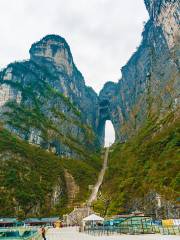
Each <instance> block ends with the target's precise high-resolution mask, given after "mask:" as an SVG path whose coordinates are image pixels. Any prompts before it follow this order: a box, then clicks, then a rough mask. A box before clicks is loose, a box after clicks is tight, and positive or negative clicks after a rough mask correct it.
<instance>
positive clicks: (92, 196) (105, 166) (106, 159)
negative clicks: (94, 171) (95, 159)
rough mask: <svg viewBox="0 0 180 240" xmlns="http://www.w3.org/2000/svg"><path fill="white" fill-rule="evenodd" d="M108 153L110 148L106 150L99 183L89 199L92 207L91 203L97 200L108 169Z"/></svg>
mask: <svg viewBox="0 0 180 240" xmlns="http://www.w3.org/2000/svg"><path fill="white" fill-rule="evenodd" d="M108 153H109V147H107V148H106V151H105V155H104V162H103V166H102V169H101V172H100V173H99V177H98V180H97V183H96V184H95V186H94V187H93V189H92V193H91V195H90V197H89V200H88V205H91V203H92V202H93V201H95V200H96V199H97V194H98V191H99V188H100V186H101V184H102V182H103V178H104V174H105V172H106V168H107V163H108Z"/></svg>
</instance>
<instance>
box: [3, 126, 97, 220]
mask: <svg viewBox="0 0 180 240" xmlns="http://www.w3.org/2000/svg"><path fill="white" fill-rule="evenodd" d="M88 162H90V161H88ZM64 169H68V171H69V172H70V173H71V174H72V176H73V177H74V179H75V181H76V183H77V185H79V187H80V191H79V197H78V198H79V199H78V201H83V200H84V199H85V198H86V197H87V195H88V193H89V191H88V185H89V184H93V183H94V182H95V181H96V176H97V169H95V168H94V167H92V166H90V165H89V164H88V163H86V162H85V161H84V162H83V161H80V160H72V159H65V158H63V159H61V158H60V157H57V156H55V155H54V154H52V153H50V152H47V151H45V150H43V149H41V148H40V147H37V146H35V145H32V144H29V143H27V142H26V141H23V140H21V139H20V138H18V137H16V136H15V135H12V134H11V133H9V132H8V131H7V130H5V129H3V127H2V126H1V127H0V216H20V217H25V216H43V215H44V216H47V215H51V214H56V215H58V214H61V213H63V212H64V210H65V209H66V206H67V204H68V197H67V186H66V182H65V177H64Z"/></svg>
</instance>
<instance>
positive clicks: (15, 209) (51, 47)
mask: <svg viewBox="0 0 180 240" xmlns="http://www.w3.org/2000/svg"><path fill="white" fill-rule="evenodd" d="M145 5H146V8H147V10H148V12H149V16H150V19H149V21H148V22H147V23H146V24H145V26H144V30H143V33H142V42H141V44H140V46H139V48H138V49H137V51H136V52H135V53H134V54H133V55H132V57H131V58H130V60H129V61H128V62H127V64H126V65H125V66H124V67H122V78H121V79H120V80H119V82H118V83H113V82H107V83H106V84H105V85H104V87H103V89H102V90H101V91H100V94H99V96H98V95H97V94H96V93H95V92H94V90H93V89H92V88H90V87H87V86H86V85H85V81H84V78H83V76H82V74H81V73H80V72H79V70H78V69H77V67H76V66H75V63H74V61H73V57H72V54H71V51H70V47H69V46H68V44H67V42H66V41H65V39H64V38H62V37H60V36H57V35H48V36H45V37H44V38H43V39H41V40H40V41H38V42H36V43H34V44H33V45H32V46H31V49H30V51H29V52H30V59H29V60H27V61H22V62H14V63H11V64H9V65H8V66H7V68H5V69H3V70H2V71H1V72H0V118H1V129H0V130H1V131H0V160H1V162H2V164H1V169H0V171H1V176H0V181H1V182H0V183H1V188H0V190H1V194H0V196H1V200H0V203H1V204H2V205H1V212H2V213H4V214H5V213H6V214H8V215H12V214H13V213H15V214H19V215H22V216H26V215H33V214H34V215H35V214H37V215H43V214H45V208H46V209H48V211H47V214H51V213H60V212H62V211H66V208H71V207H72V206H73V204H76V203H81V202H83V201H84V202H85V200H87V198H88V195H89V190H88V186H89V185H92V184H93V183H94V182H95V180H96V178H97V175H98V171H99V170H100V168H101V160H100V154H99V153H100V149H101V148H102V147H103V146H104V133H105V122H106V120H110V121H111V122H112V124H113V126H114V129H115V135H116V141H115V144H114V145H113V146H112V148H111V150H110V151H111V154H110V158H109V168H108V170H107V173H106V176H105V180H104V183H103V185H102V187H101V194H100V196H99V200H98V201H97V202H95V203H94V207H95V209H97V210H98V211H102V213H103V214H109V215H112V214H118V213H122V212H124V211H125V212H127V211H135V210H140V211H144V212H146V213H147V214H156V215H158V216H166V217H168V216H172V215H173V216H178V210H177V208H178V204H179V203H178V202H177V199H178V194H179V185H180V184H179V170H180V169H179V166H180V163H179V157H178V154H179V150H178V147H179V103H180V100H179V92H180V31H179V18H180V16H179V13H180V5H179V1H176V0H159V1H153V0H145ZM16 183H18V185H17V184H16ZM36 191H37V192H36ZM54 196H55V197H54ZM73 196H74V197H73ZM7 199H8V204H7V206H8V207H7V206H6V204H5V203H6V201H7ZM27 199H28V200H29V203H28V204H27V206H26V202H27ZM157 199H161V204H160V203H159V202H158V204H159V205H158V206H157ZM158 201H159V200H158ZM52 202H53V203H52ZM168 214H169V215H168Z"/></svg>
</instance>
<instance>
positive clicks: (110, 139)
mask: <svg viewBox="0 0 180 240" xmlns="http://www.w3.org/2000/svg"><path fill="white" fill-rule="evenodd" d="M104 140H105V141H104V146H105V147H108V146H110V145H112V144H113V143H114V141H115V130H114V126H113V124H112V122H111V121H110V120H107V121H106V123H105V139H104Z"/></svg>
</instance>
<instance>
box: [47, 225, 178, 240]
mask: <svg viewBox="0 0 180 240" xmlns="http://www.w3.org/2000/svg"><path fill="white" fill-rule="evenodd" d="M178 239H180V236H169V235H168V236H164V235H163V236H162V235H156V234H152V235H113V236H101V237H94V236H91V235H88V234H85V233H79V232H78V228H77V227H68V228H62V229H49V230H48V233H47V240H178Z"/></svg>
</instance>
